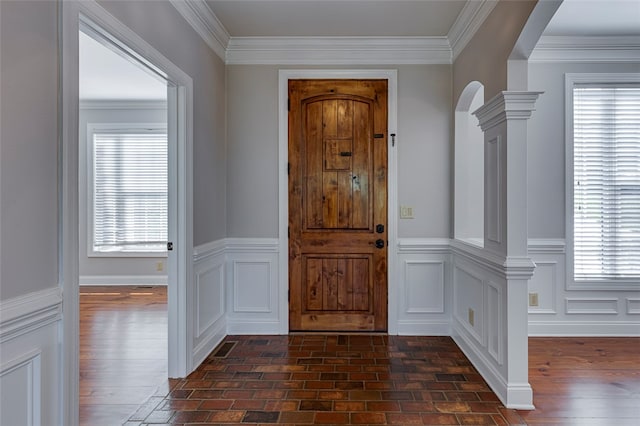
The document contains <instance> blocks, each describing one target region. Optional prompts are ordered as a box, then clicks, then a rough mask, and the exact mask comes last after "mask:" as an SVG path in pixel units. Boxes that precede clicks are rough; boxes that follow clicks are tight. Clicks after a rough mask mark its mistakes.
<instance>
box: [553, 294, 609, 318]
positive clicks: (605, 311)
mask: <svg viewBox="0 0 640 426" xmlns="http://www.w3.org/2000/svg"><path fill="white" fill-rule="evenodd" d="M565 302H566V311H565V312H566V313H567V314H573V315H575V314H586V315H617V314H618V299H617V298H595V297H591V298H586V297H580V298H570V297H567V298H566V299H565Z"/></svg>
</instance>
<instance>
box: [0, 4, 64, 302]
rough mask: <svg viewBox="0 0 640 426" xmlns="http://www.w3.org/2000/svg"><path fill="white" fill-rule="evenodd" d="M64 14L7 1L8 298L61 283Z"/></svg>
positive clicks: (3, 68) (1, 20) (2, 39)
mask: <svg viewBox="0 0 640 426" xmlns="http://www.w3.org/2000/svg"><path fill="white" fill-rule="evenodd" d="M56 22H57V17H56V3H55V2H52V1H43V2H35V1H28V2H24V1H23V2H14V1H4V0H3V1H0V92H1V95H0V242H1V248H0V253H1V254H2V255H1V256H0V300H6V299H10V298H13V297H17V296H20V295H23V294H27V293H30V292H34V291H38V290H43V289H47V288H50V287H55V286H57V285H58V231H57V230H58V214H57V211H58V202H57V197H58V189H57V174H58V172H57V161H56V159H57V157H58V145H57V139H58V124H57V79H58V73H57V67H58V60H57V51H56V37H57V34H56V32H57V25H56Z"/></svg>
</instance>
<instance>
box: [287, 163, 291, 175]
mask: <svg viewBox="0 0 640 426" xmlns="http://www.w3.org/2000/svg"><path fill="white" fill-rule="evenodd" d="M290 174H291V163H287V175H290Z"/></svg>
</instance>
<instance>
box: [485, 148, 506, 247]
mask: <svg viewBox="0 0 640 426" xmlns="http://www.w3.org/2000/svg"><path fill="white" fill-rule="evenodd" d="M486 146H487V154H486V155H487V162H486V164H485V167H486V170H485V176H486V184H487V186H486V188H485V191H486V197H485V200H486V202H487V209H486V216H485V220H486V223H487V238H488V239H489V240H491V241H493V242H495V243H498V244H500V243H501V242H502V235H501V234H502V232H501V229H502V210H501V208H500V201H501V196H500V192H501V190H500V168H501V167H500V161H501V159H500V149H501V147H500V136H497V137H495V138H493V139H491V140H490V141H489V142H488V143H487V145H486Z"/></svg>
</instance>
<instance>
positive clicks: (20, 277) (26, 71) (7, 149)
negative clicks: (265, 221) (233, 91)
mask: <svg viewBox="0 0 640 426" xmlns="http://www.w3.org/2000/svg"><path fill="white" fill-rule="evenodd" d="M100 4H101V5H102V6H103V7H104V8H105V9H107V10H108V11H109V12H110V13H111V14H113V15H114V16H115V17H116V18H117V19H119V20H120V21H122V22H123V23H124V24H125V25H127V26H128V27H129V28H131V29H132V30H133V31H134V32H136V33H137V34H138V35H140V36H141V37H142V38H144V39H145V40H146V41H147V42H149V43H150V44H151V45H153V46H154V47H155V48H156V49H157V50H159V51H160V52H161V53H162V54H163V55H164V56H166V57H167V58H168V59H169V60H171V61H172V62H173V63H174V64H176V65H177V66H178V67H180V68H181V69H182V70H183V71H185V72H186V73H187V74H189V75H190V76H191V77H192V78H193V82H194V85H193V87H194V113H195V115H194V123H193V124H194V168H193V176H194V244H195V245H199V244H203V243H206V242H210V241H214V240H217V239H220V238H224V237H225V236H226V233H227V232H226V211H227V208H226V175H227V173H226V165H225V156H226V144H225V134H226V129H225V118H226V117H225V66H224V63H223V62H222V60H220V58H219V57H217V56H216V55H215V54H214V53H213V52H212V51H211V50H210V49H209V47H208V46H207V45H206V44H205V43H204V41H203V40H202V39H201V38H200V37H199V36H198V34H196V32H195V31H194V30H193V29H192V28H191V27H190V26H189V24H188V23H187V22H186V21H185V20H184V18H182V16H181V15H180V14H179V13H178V12H177V11H176V10H175V9H174V7H173V6H171V4H169V3H168V2H142V1H131V2H120V1H101V2H100ZM56 7H57V4H56V2H54V1H41V2H37V1H26V2H25V1H15V2H14V1H6V0H2V1H0V19H1V24H0V90H1V96H0V103H1V105H0V120H1V126H0V129H1V130H0V142H1V143H0V189H1V191H0V235H1V247H0V252H1V254H2V256H1V257H0V299H1V300H5V299H9V298H13V297H17V296H20V295H23V294H26V293H30V292H33V291H38V290H42V289H46V288H50V287H55V286H57V285H58V231H57V230H58V215H57V211H58V205H57V197H58V195H57V194H58V185H57V176H58V173H57V157H58V143H57V139H58V138H57V135H58V123H57V119H58V117H57V115H58V113H57V95H58V75H57V67H58V58H57V42H56V40H57V22H58V20H57V19H58V18H57V15H56ZM169 29H170V30H169Z"/></svg>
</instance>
